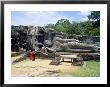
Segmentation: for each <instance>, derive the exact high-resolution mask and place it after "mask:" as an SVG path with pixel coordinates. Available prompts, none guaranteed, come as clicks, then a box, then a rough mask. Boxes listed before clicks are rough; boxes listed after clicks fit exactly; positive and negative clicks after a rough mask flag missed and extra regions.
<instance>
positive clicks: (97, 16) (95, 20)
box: [88, 11, 100, 27]
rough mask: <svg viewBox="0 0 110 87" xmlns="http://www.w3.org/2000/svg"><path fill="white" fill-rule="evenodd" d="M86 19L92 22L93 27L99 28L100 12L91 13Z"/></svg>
mask: <svg viewBox="0 0 110 87" xmlns="http://www.w3.org/2000/svg"><path fill="white" fill-rule="evenodd" d="M88 19H89V20H90V21H92V22H93V25H94V27H99V26H100V11H91V14H90V15H88Z"/></svg>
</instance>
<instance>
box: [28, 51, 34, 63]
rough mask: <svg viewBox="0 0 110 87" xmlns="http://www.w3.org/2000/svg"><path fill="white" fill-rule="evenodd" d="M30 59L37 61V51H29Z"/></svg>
mask: <svg viewBox="0 0 110 87" xmlns="http://www.w3.org/2000/svg"><path fill="white" fill-rule="evenodd" d="M29 59H30V60H32V61H35V53H34V52H30V53H29Z"/></svg>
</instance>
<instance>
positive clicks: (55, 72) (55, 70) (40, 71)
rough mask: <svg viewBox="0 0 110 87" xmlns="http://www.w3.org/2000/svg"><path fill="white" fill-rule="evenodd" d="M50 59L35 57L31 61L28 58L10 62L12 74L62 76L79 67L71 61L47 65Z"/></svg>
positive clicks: (17, 75)
mask: <svg viewBox="0 0 110 87" xmlns="http://www.w3.org/2000/svg"><path fill="white" fill-rule="evenodd" d="M51 61H52V60H48V59H36V60H35V61H31V60H29V59H27V60H24V61H21V62H17V63H15V64H12V69H11V70H12V71H11V72H12V76H15V77H27V76H28V77H62V76H71V75H69V74H67V75H64V73H69V72H71V71H74V70H77V69H78V68H79V67H77V66H72V65H71V63H68V62H61V64H60V65H58V66H56V65H49V63H50V62H51Z"/></svg>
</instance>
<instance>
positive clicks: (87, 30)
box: [45, 11, 100, 36]
mask: <svg viewBox="0 0 110 87" xmlns="http://www.w3.org/2000/svg"><path fill="white" fill-rule="evenodd" d="M88 19H89V20H88V21H84V22H75V21H72V23H71V22H70V21H69V20H68V19H60V20H58V21H57V22H56V24H47V25H46V26H45V27H46V28H53V29H55V30H56V31H57V32H63V33H66V34H76V35H88V36H99V35H100V11H91V13H90V15H88Z"/></svg>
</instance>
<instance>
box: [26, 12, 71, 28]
mask: <svg viewBox="0 0 110 87" xmlns="http://www.w3.org/2000/svg"><path fill="white" fill-rule="evenodd" d="M25 16H26V17H27V18H28V19H29V20H30V21H31V24H35V23H36V24H37V25H40V26H43V25H45V24H48V23H56V22H57V21H58V20H59V19H68V20H70V21H72V20H71V19H70V18H69V17H67V16H65V15H64V14H63V13H62V12H58V11H41V12H40V11H37V12H32V11H30V12H25Z"/></svg>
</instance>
